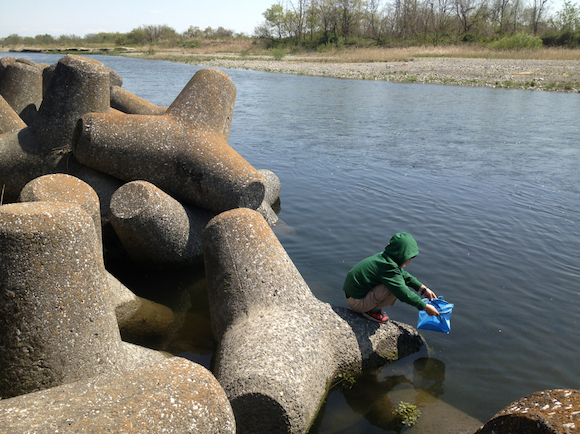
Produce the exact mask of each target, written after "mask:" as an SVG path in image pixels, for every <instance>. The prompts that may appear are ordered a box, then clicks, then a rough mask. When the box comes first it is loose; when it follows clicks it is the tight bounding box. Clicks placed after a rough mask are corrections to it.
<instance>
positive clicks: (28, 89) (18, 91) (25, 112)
mask: <svg viewBox="0 0 580 434" xmlns="http://www.w3.org/2000/svg"><path fill="white" fill-rule="evenodd" d="M0 95H2V96H3V97H4V99H5V100H6V102H8V104H10V106H11V107H12V108H13V109H14V111H15V112H16V113H17V114H18V115H19V116H20V117H21V118H22V120H23V121H24V122H25V123H26V124H30V122H32V121H33V120H34V118H35V117H36V111H37V110H38V108H39V107H40V103H41V102H42V70H41V69H40V68H38V67H37V66H36V65H34V66H33V65H30V64H28V63H24V62H22V61H20V60H16V61H15V62H13V63H11V64H8V66H6V67H5V69H4V73H3V74H2V76H1V79H0Z"/></svg>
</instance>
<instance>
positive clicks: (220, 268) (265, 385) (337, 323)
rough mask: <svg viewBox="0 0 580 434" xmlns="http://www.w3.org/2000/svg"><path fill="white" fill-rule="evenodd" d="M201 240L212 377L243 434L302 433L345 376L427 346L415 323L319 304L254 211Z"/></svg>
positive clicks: (212, 227) (215, 223) (214, 224)
mask: <svg viewBox="0 0 580 434" xmlns="http://www.w3.org/2000/svg"><path fill="white" fill-rule="evenodd" d="M203 242H204V254H205V267H206V276H207V284H208V293H209V303H210V313H211V318H212V330H213V333H214V337H215V338H216V340H217V341H218V342H219V349H218V351H217V352H216V353H215V355H214V373H215V375H216V378H217V379H218V380H219V381H220V384H221V385H222V387H223V388H224V390H225V391H226V394H227V395H228V398H229V399H230V402H231V404H232V407H233V409H234V413H235V415H236V422H237V429H238V432H239V433H266V432H268V433H270V432H289V433H304V432H306V431H307V429H308V427H309V426H310V425H311V423H312V422H313V420H314V418H315V416H316V413H317V411H318V409H319V407H320V404H321V402H322V400H323V399H324V396H325V394H326V391H327V388H328V386H329V383H330V382H331V381H332V380H333V379H334V378H335V377H336V376H337V375H339V374H341V373H346V372H351V371H354V370H357V369H360V368H362V367H366V366H373V365H377V364H385V363H388V362H391V361H394V360H397V359H398V358H400V357H404V356H406V355H408V354H411V353H414V352H416V351H418V350H419V349H420V348H421V347H422V346H423V345H424V341H423V339H422V338H421V336H420V335H419V334H418V333H417V331H416V330H415V329H413V328H412V327H410V326H406V325H403V324H398V323H396V322H394V321H392V322H389V323H387V324H384V325H380V326H379V325H378V324H376V323H373V322H371V321H368V320H366V319H364V318H363V317H362V316H360V315H358V314H356V313H354V312H352V311H351V310H349V309H345V308H341V307H333V306H331V305H329V304H326V303H322V302H320V301H319V300H317V299H316V298H315V297H314V296H313V295H312V293H311V291H310V289H309V288H308V286H307V285H306V283H305V282H304V280H303V279H302V277H301V276H300V273H299V272H298V270H297V269H296V267H295V266H294V264H293V263H292V261H291V260H290V258H289V257H288V255H287V254H286V252H285V251H284V248H283V247H282V245H281V244H280V242H279V241H278V239H277V238H276V236H275V235H274V234H273V233H272V230H271V228H270V227H269V225H268V223H267V222H266V221H265V220H264V218H263V217H262V216H261V215H260V214H259V213H257V212H256V211H252V210H249V209H237V210H231V211H228V212H225V213H222V214H220V215H218V216H217V217H215V218H214V219H212V220H211V221H210V223H209V224H208V226H207V227H206V229H205V231H204V236H203Z"/></svg>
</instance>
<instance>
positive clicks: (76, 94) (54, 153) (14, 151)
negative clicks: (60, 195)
mask: <svg viewBox="0 0 580 434" xmlns="http://www.w3.org/2000/svg"><path fill="white" fill-rule="evenodd" d="M17 63H19V62H15V63H14V65H16V64H17ZM22 65H24V64H22ZM12 66H13V65H11V66H9V68H10V67H12ZM25 66H26V67H28V68H33V69H35V68H34V67H31V66H28V65H25ZM5 75H6V74H5ZM108 110H109V70H108V68H105V67H104V66H103V65H102V64H101V63H100V62H97V61H94V60H92V59H88V58H83V57H80V56H72V55H68V56H65V57H63V58H61V59H60V60H59V62H58V64H57V67H56V69H55V72H54V76H53V77H52V79H51V84H50V86H49V89H48V90H47V93H46V95H45V98H44V100H43V101H42V104H41V106H40V109H39V111H38V114H37V115H36V116H35V119H34V122H33V123H32V124H31V125H30V126H29V127H28V128H24V129H22V130H17V131H13V132H11V133H7V134H3V135H0V185H5V186H6V188H5V200H6V201H8V202H12V201H16V200H17V199H18V196H19V194H20V190H22V188H23V187H24V185H25V184H26V183H28V182H29V181H31V180H32V179H34V178H37V177H39V176H42V175H46V174H49V173H55V172H66V171H67V165H68V159H63V155H65V154H66V153H67V150H69V149H70V147H71V140H72V136H73V132H74V127H75V124H76V122H77V120H78V119H79V118H80V117H81V116H82V115H83V114H85V113H89V112H100V111H105V112H106V111H108Z"/></svg>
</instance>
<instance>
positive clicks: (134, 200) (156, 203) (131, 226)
mask: <svg viewBox="0 0 580 434" xmlns="http://www.w3.org/2000/svg"><path fill="white" fill-rule="evenodd" d="M212 217H213V214H212V213H210V212H208V211H206V210H203V209H199V208H197V209H195V210H194V209H191V208H186V207H184V206H183V205H181V203H179V202H178V201H177V200H175V199H173V198H172V197H171V196H169V195H168V194H166V193H165V192H163V191H162V190H160V189H159V188H157V187H155V186H154V185H153V184H151V183H149V182H146V181H133V182H129V183H127V184H125V185H123V186H122V187H121V188H119V190H117V192H115V194H114V195H113V197H112V199H111V214H110V217H109V218H110V221H111V224H112V226H113V228H114V229H115V232H116V233H117V235H118V237H119V239H120V240H121V243H122V244H123V247H124V248H125V249H126V250H127V253H128V255H129V257H130V258H132V259H133V260H134V261H136V262H137V263H140V264H143V265H148V266H156V267H160V268H173V267H184V266H190V265H193V264H196V263H199V264H201V263H202V261H203V247H202V244H201V235H202V232H203V229H204V228H205V226H206V225H207V223H208V222H209V221H210V220H211V218H212Z"/></svg>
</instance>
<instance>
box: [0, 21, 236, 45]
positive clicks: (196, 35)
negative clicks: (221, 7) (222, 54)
mask: <svg viewBox="0 0 580 434" xmlns="http://www.w3.org/2000/svg"><path fill="white" fill-rule="evenodd" d="M239 37H245V35H243V34H236V33H234V31H233V30H230V29H226V28H224V27H218V28H216V29H213V28H211V27H206V28H205V29H204V30H201V29H200V28H199V27H195V26H190V27H189V28H188V29H187V30H186V31H185V32H183V33H178V32H176V31H175V29H173V28H172V27H170V26H168V25H166V24H163V25H143V26H139V27H137V28H135V29H133V30H131V31H130V32H128V33H118V32H117V33H106V32H101V33H89V34H87V35H85V36H84V37H80V36H76V35H61V36H59V37H57V38H55V37H53V36H51V35H37V36H35V37H21V36H19V35H17V34H12V35H9V36H7V37H5V38H3V39H2V38H0V45H4V46H16V45H34V46H54V45H61V46H77V47H78V46H81V45H83V44H101V45H110V44H115V45H117V46H123V45H128V46H142V45H157V44H162V45H168V46H171V45H180V44H184V43H186V42H188V41H192V40H195V39H200V38H205V39H221V38H239Z"/></svg>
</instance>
